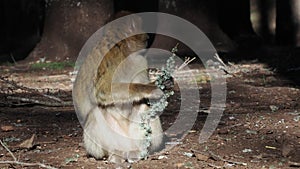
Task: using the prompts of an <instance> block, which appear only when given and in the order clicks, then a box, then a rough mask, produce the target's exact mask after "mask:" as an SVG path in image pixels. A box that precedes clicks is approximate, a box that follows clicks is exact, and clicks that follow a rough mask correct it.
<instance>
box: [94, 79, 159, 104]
mask: <svg viewBox="0 0 300 169" xmlns="http://www.w3.org/2000/svg"><path fill="white" fill-rule="evenodd" d="M162 95H163V92H162V91H161V90H160V89H158V88H157V86H156V85H155V84H154V83H149V84H142V83H113V84H111V92H110V94H108V93H107V94H106V95H102V96H100V95H98V96H97V100H98V103H100V104H101V105H102V106H107V105H112V104H118V103H119V104H122V103H134V102H139V101H141V100H143V99H159V98H160V97H161V96H162Z"/></svg>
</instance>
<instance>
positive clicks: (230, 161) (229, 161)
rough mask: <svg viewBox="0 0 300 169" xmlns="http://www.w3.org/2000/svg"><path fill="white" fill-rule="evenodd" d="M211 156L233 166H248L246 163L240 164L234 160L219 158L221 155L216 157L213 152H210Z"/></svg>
mask: <svg viewBox="0 0 300 169" xmlns="http://www.w3.org/2000/svg"><path fill="white" fill-rule="evenodd" d="M208 152H209V154H210V155H211V156H212V157H213V158H215V159H218V160H221V161H223V162H228V163H232V164H237V165H243V166H247V163H244V162H239V161H233V160H226V159H224V158H223V157H221V156H219V155H216V154H215V153H213V152H212V151H208Z"/></svg>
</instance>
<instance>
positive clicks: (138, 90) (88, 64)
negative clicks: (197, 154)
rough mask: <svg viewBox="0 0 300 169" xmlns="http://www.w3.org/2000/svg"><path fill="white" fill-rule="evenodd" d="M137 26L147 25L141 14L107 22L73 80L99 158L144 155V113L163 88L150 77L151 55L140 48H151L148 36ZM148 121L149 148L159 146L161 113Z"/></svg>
mask: <svg viewBox="0 0 300 169" xmlns="http://www.w3.org/2000/svg"><path fill="white" fill-rule="evenodd" d="M136 30H139V31H140V30H142V20H141V18H140V17H138V16H137V15H130V17H128V18H126V19H122V21H121V22H120V23H118V24H117V25H114V24H112V25H109V26H107V27H106V28H105V29H104V35H103V39H102V40H100V42H99V43H98V44H97V46H96V47H95V48H94V49H93V50H92V51H91V53H90V54H88V56H87V58H86V60H85V61H84V63H83V64H82V65H81V67H80V70H79V72H78V75H77V78H76V81H75V83H74V88H73V99H74V105H75V109H76V112H77V115H78V118H79V120H80V122H81V124H82V126H83V129H84V134H83V141H84V147H85V149H86V151H87V153H88V154H89V155H91V156H93V157H95V158H96V159H103V158H108V160H109V161H111V162H115V163H120V162H124V161H135V160H139V159H140V154H141V153H142V151H144V147H145V145H143V144H144V142H145V136H144V135H145V134H144V132H145V131H144V130H143V129H142V127H141V121H142V119H141V118H142V115H143V113H146V111H147V110H149V109H150V106H149V100H151V99H158V98H159V97H161V95H162V94H163V91H161V90H160V89H158V88H157V86H156V85H155V84H154V83H153V82H150V80H149V77H148V72H147V69H148V66H147V60H146V59H145V58H144V57H143V56H142V55H141V54H140V53H139V51H140V50H142V49H145V48H146V45H147V39H148V36H147V34H146V33H144V34H137V35H134V36H131V35H132V33H133V32H136ZM128 35H130V37H128ZM125 36H127V37H128V38H126V39H124V37H125ZM120 40H121V41H120ZM112 44H113V45H112ZM149 125H150V126H151V135H152V137H151V143H150V145H149V146H148V148H147V150H148V151H149V152H155V151H158V150H160V149H162V148H163V147H164V142H163V140H164V139H163V138H164V134H163V130H162V127H161V122H160V119H159V117H158V116H156V117H155V118H153V119H151V120H150V122H149Z"/></svg>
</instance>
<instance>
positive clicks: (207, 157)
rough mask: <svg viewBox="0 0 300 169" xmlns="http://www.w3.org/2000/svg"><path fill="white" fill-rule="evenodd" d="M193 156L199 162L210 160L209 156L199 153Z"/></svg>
mask: <svg viewBox="0 0 300 169" xmlns="http://www.w3.org/2000/svg"><path fill="white" fill-rule="evenodd" d="M195 155H196V157H197V159H198V160H199V161H207V160H208V159H209V158H210V157H209V156H207V155H204V154H200V153H199V154H198V153H197V154H195Z"/></svg>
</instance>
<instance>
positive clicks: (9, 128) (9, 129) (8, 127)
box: [1, 126, 14, 132]
mask: <svg viewBox="0 0 300 169" xmlns="http://www.w3.org/2000/svg"><path fill="white" fill-rule="evenodd" d="M1 130H2V131H4V132H9V131H13V130H14V127H13V126H1Z"/></svg>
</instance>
